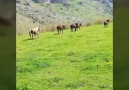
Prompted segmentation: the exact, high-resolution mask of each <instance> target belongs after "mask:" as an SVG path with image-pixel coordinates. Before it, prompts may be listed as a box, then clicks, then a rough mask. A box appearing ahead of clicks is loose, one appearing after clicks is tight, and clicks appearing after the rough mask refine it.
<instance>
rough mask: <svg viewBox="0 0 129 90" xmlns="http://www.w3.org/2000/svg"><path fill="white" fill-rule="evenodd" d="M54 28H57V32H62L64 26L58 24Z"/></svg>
mask: <svg viewBox="0 0 129 90" xmlns="http://www.w3.org/2000/svg"><path fill="white" fill-rule="evenodd" d="M56 28H57V31H58V34H59V33H60V32H61V31H62V33H63V30H64V29H65V26H64V25H59V26H57V27H56Z"/></svg>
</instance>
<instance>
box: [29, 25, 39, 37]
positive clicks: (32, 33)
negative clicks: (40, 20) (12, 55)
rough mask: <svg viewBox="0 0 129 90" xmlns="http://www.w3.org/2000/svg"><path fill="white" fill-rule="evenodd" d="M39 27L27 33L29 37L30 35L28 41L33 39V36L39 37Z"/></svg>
mask: <svg viewBox="0 0 129 90" xmlns="http://www.w3.org/2000/svg"><path fill="white" fill-rule="evenodd" d="M39 31H40V29H39V27H36V28H33V29H31V30H30V31H29V35H30V39H31V38H32V39H33V35H34V36H35V37H36V36H38V37H39Z"/></svg>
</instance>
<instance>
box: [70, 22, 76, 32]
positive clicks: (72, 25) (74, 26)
mask: <svg viewBox="0 0 129 90" xmlns="http://www.w3.org/2000/svg"><path fill="white" fill-rule="evenodd" d="M70 28H71V31H73V28H74V29H75V32H76V28H77V27H76V25H75V24H71V25H70Z"/></svg>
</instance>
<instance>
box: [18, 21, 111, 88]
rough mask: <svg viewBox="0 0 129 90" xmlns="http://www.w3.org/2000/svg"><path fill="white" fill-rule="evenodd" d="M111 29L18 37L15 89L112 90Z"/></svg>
mask: <svg viewBox="0 0 129 90" xmlns="http://www.w3.org/2000/svg"><path fill="white" fill-rule="evenodd" d="M112 27H113V24H112V23H109V27H108V28H104V27H103V25H93V26H88V27H82V28H81V29H80V30H78V31H77V32H70V30H65V31H64V34H59V35H58V34H57V32H45V33H41V34H40V37H39V38H37V39H34V40H29V35H21V36H17V40H16V42H17V47H16V49H17V54H16V57H17V90H113V52H112V50H113V45H112V44H113V43H112V40H113V36H112V35H113V30H112V29H113V28H112Z"/></svg>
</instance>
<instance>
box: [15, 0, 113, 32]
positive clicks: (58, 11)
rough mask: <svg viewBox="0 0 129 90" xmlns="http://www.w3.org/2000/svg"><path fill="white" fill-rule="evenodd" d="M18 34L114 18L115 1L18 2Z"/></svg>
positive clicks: (53, 0) (44, 0)
mask: <svg viewBox="0 0 129 90" xmlns="http://www.w3.org/2000/svg"><path fill="white" fill-rule="evenodd" d="M16 12H17V33H18V34H24V33H27V32H28V31H27V30H28V29H30V28H32V27H35V26H37V25H38V26H40V27H41V28H42V31H51V30H54V29H55V27H56V25H58V24H65V25H66V28H69V25H70V24H71V23H74V22H81V23H82V24H83V25H87V24H88V22H90V21H93V20H96V19H101V20H104V19H105V18H112V17H113V0H16Z"/></svg>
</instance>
